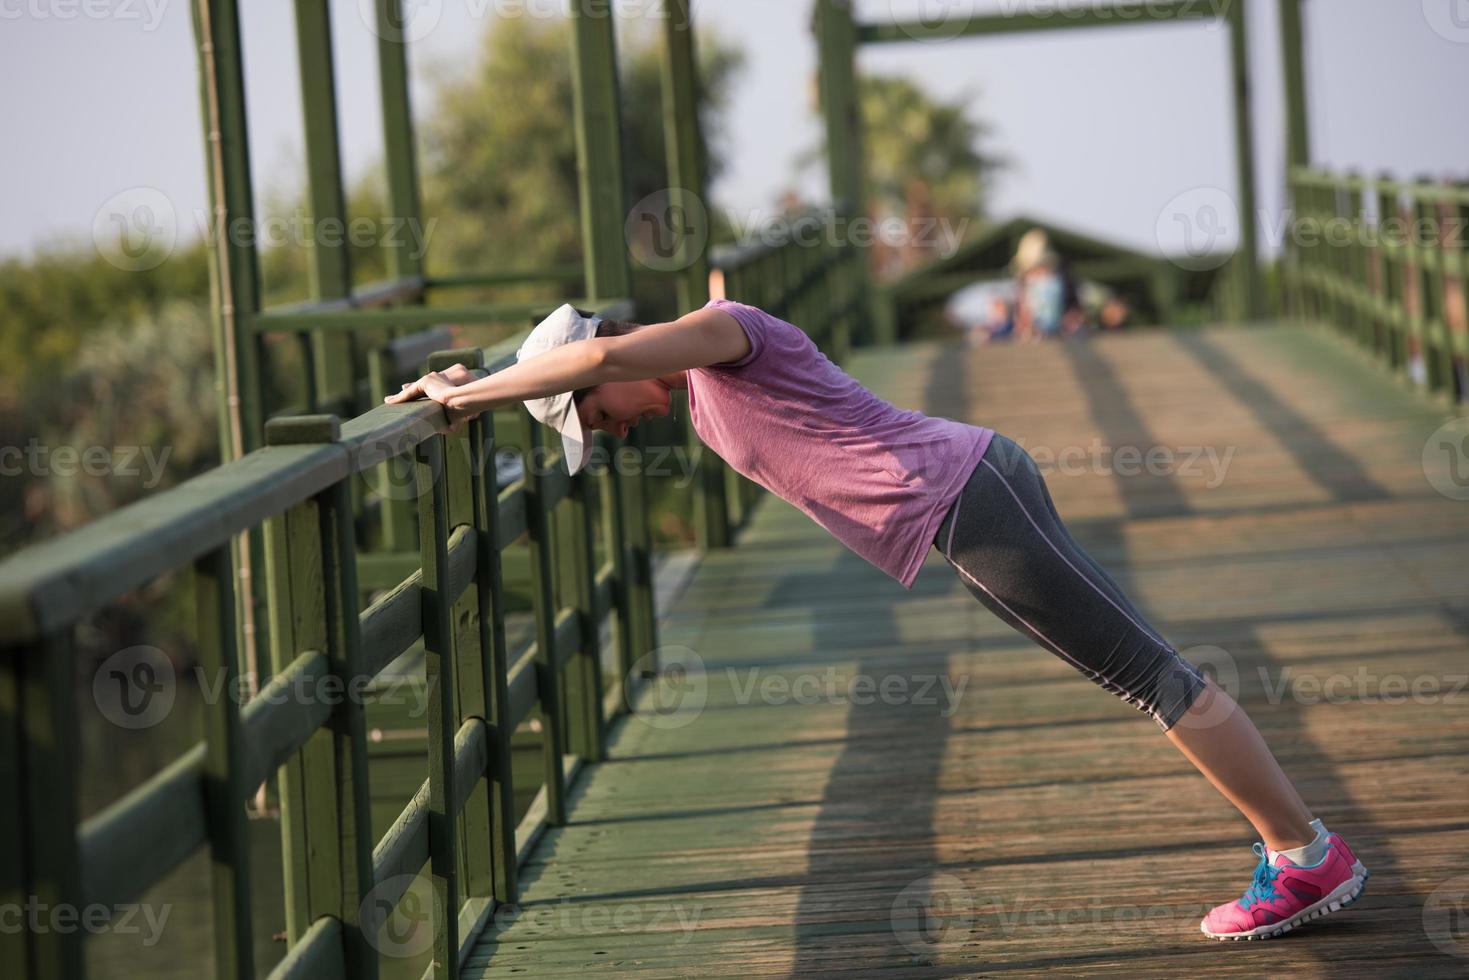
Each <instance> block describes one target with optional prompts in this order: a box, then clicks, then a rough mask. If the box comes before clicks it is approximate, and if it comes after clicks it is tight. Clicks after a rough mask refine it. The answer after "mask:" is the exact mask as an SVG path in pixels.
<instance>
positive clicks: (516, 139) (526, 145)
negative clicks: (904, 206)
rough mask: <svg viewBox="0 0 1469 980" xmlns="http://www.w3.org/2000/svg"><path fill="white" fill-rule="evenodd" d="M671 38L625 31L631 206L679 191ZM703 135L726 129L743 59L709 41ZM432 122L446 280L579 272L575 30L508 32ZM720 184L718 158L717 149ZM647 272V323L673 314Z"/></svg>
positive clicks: (433, 256)
mask: <svg viewBox="0 0 1469 980" xmlns="http://www.w3.org/2000/svg"><path fill="white" fill-rule="evenodd" d="M660 44H661V38H660V37H658V36H657V35H656V34H654V33H652V32H647V31H625V32H624V33H623V37H622V43H621V62H622V71H621V76H622V104H623V113H622V118H623V174H624V183H625V186H626V191H625V197H626V199H627V201H628V203H629V204H631V203H633V202H635V201H638V200H641V199H642V198H643V197H645V196H646V195H648V194H651V193H654V192H655V191H658V190H660V189H662V188H665V187H667V186H668V177H667V166H666V158H665V150H664V143H663V119H662V91H661V87H660V85H661V83H660V67H659V66H660V62H659V56H660V49H659V45H660ZM698 50H699V53H700V75H701V92H700V94H701V118H702V121H703V127H702V129H703V132H704V133H706V134H707V133H711V132H716V131H718V129H719V128H720V121H721V113H722V112H723V110H724V108H725V106H726V104H727V96H728V91H729V87H730V83H731V81H732V80H733V78H734V77H735V75H736V73H737V72H738V70H739V68H740V66H741V64H742V61H743V59H742V55H741V54H740V52H739V51H737V50H736V49H733V48H731V47H729V46H727V45H725V44H722V43H721V42H719V41H718V40H717V39H716V38H714V37H713V36H709V35H705V36H702V37H700V38H699V44H698ZM437 91H438V96H437V99H436V104H435V109H434V111H433V113H432V114H431V115H430V116H429V117H428V119H427V120H426V122H425V124H424V125H423V126H422V131H423V142H424V160H423V173H424V197H425V208H424V210H425V213H426V214H428V215H431V216H433V218H434V219H435V220H436V224H435V226H434V229H433V234H432V236H431V238H430V246H429V260H430V262H431V263H432V268H433V270H434V272H435V273H438V274H445V273H455V272H472V271H483V270H487V269H492V270H505V269H528V268H531V269H533V268H539V267H545V266H551V265H561V264H574V263H576V262H578V261H579V260H580V256H581V224H580V219H579V211H578V204H577V201H578V194H577V160H576V140H575V132H574V130H573V128H572V118H571V109H572V79H571V38H570V29H569V24H568V22H566V21H564V20H543V19H537V18H519V19H512V20H506V21H503V22H501V23H499V24H497V25H496V26H495V28H494V30H492V31H490V32H489V33H488V34H487V35H486V37H485V39H484V48H483V56H482V57H481V58H480V59H479V60H478V61H477V62H476V63H475V65H474V66H473V68H472V69H471V70H469V71H467V72H465V73H463V74H460V75H458V76H456V77H451V78H445V79H443V80H441V81H440V82H439V84H438V85H437ZM704 157H705V159H706V162H707V167H708V169H709V171H710V172H709V175H708V176H709V179H710V180H712V179H713V178H714V177H716V176H718V173H719V171H720V166H721V164H720V158H719V156H718V154H715V153H712V152H707V151H706V152H705V154H704ZM635 272H638V274H637V277H636V279H637V287H638V288H637V294H638V295H637V298H638V299H639V301H640V303H639V306H640V309H641V310H642V312H643V315H644V316H645V317H651V316H659V315H665V314H667V313H671V312H672V309H671V306H669V305H668V304H669V302H670V300H671V296H670V293H671V291H670V290H668V289H667V288H666V287H665V286H664V284H663V283H662V281H661V280H659V279H658V278H656V277H651V276H647V275H644V274H642V273H641V272H639V271H638V270H635Z"/></svg>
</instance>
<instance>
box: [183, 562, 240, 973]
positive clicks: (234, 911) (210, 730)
mask: <svg viewBox="0 0 1469 980" xmlns="http://www.w3.org/2000/svg"><path fill="white" fill-rule="evenodd" d="M234 582H235V575H234V568H233V565H232V563H231V560H230V549H229V547H228V545H226V546H223V547H220V548H215V549H214V550H213V551H211V552H210V553H209V554H207V555H205V556H204V557H203V558H201V559H200V560H199V561H197V562H196V563H195V565H194V595H195V599H194V605H195V609H196V610H197V614H196V618H197V620H198V644H199V668H200V670H201V671H203V672H204V676H205V677H206V679H207V680H208V682H209V683H210V685H211V686H212V687H213V689H214V690H216V691H218V692H220V693H219V696H218V698H217V700H216V701H214V703H212V704H208V703H206V704H205V706H204V746H205V756H204V796H205V815H206V819H207V822H208V826H209V857H210V862H211V864H212V866H213V878H214V908H213V913H214V975H215V976H216V977H219V978H220V980H250V978H253V977H254V976H255V966H254V953H255V951H254V947H253V945H252V940H251V930H250V841H249V837H248V835H247V832H246V828H245V798H246V796H247V795H248V794H249V793H250V792H251V791H252V790H253V789H254V788H255V787H253V786H246V785H245V782H244V773H243V769H242V762H243V753H244V746H243V741H242V735H241V733H240V705H239V702H238V700H237V698H238V691H239V690H240V688H239V686H238V685H239V669H238V660H237V654H236V650H235V589H234Z"/></svg>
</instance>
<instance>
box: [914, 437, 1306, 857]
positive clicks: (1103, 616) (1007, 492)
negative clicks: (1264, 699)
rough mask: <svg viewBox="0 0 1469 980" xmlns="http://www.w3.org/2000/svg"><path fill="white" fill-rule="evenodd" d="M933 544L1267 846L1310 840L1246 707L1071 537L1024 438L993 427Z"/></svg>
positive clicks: (987, 599)
mask: <svg viewBox="0 0 1469 980" xmlns="http://www.w3.org/2000/svg"><path fill="white" fill-rule="evenodd" d="M934 544H935V546H936V547H937V548H938V549H939V551H940V552H941V553H942V554H943V555H944V557H945V559H946V560H947V561H948V562H949V563H950V564H951V565H953V566H954V568H955V570H956V571H957V572H958V574H959V576H960V579H961V581H963V582H964V584H965V587H966V588H967V589H968V590H969V591H970V592H971V593H972V594H973V595H974V596H975V597H976V598H977V599H979V601H980V602H982V603H983V604H984V605H985V606H986V607H987V608H989V609H990V610H991V611H992V612H994V613H995V615H996V616H998V617H999V618H1000V619H1002V620H1004V621H1005V622H1007V623H1009V624H1010V625H1011V626H1012V627H1014V628H1015V629H1016V630H1018V631H1020V632H1021V633H1023V634H1025V635H1027V636H1030V637H1031V638H1033V639H1034V640H1036V642H1037V643H1039V644H1041V645H1042V646H1043V647H1045V648H1046V649H1048V650H1051V651H1052V652H1053V653H1055V654H1056V655H1057V656H1059V657H1061V658H1062V659H1063V660H1065V661H1067V662H1068V663H1070V664H1072V666H1074V667H1076V668H1077V669H1078V670H1080V671H1081V672H1082V673H1083V674H1085V675H1086V676H1087V677H1089V678H1090V679H1091V680H1092V681H1093V682H1094V683H1096V684H1097V685H1099V686H1100V687H1102V688H1103V689H1105V690H1109V691H1111V692H1113V693H1114V694H1116V695H1117V696H1118V697H1120V698H1122V699H1123V700H1124V701H1126V702H1127V703H1129V704H1132V705H1134V706H1135V707H1137V708H1138V709H1139V710H1141V711H1145V712H1147V713H1148V714H1149V715H1150V716H1151V717H1152V718H1153V719H1154V721H1155V722H1156V723H1157V724H1158V726H1159V727H1160V728H1161V729H1162V730H1163V731H1164V732H1165V733H1167V734H1168V737H1169V740H1170V741H1172V742H1173V744H1174V745H1176V746H1177V747H1178V748H1179V750H1180V751H1181V752H1183V754H1184V756H1185V757H1186V758H1188V760H1189V761H1190V762H1192V763H1193V764H1194V766H1195V767H1196V768H1197V769H1198V770H1199V771H1200V772H1202V773H1203V774H1204V776H1205V777H1206V778H1208V780H1209V781H1210V782H1211V783H1212V784H1213V785H1214V786H1215V787H1216V788H1217V789H1218V790H1219V791H1220V792H1221V793H1222V794H1223V795H1224V796H1225V798H1226V799H1228V800H1229V801H1230V802H1231V803H1233V804H1234V805H1235V807H1236V808H1238V809H1239V811H1240V812H1241V813H1243V814H1244V816H1245V818H1246V819H1247V820H1249V821H1250V823H1251V824H1253V825H1254V827H1255V829H1256V830H1257V831H1259V833H1260V836H1261V838H1262V839H1263V840H1264V841H1265V843H1266V844H1267V845H1269V846H1270V847H1271V848H1273V849H1275V850H1284V849H1288V848H1294V847H1300V846H1302V845H1303V844H1306V843H1309V842H1310V841H1311V840H1312V838H1313V837H1314V831H1313V830H1312V829H1311V827H1310V821H1311V813H1310V811H1309V810H1308V809H1307V808H1306V805H1305V804H1304V803H1303V802H1302V800H1301V798H1300V796H1299V795H1298V794H1297V793H1296V791H1295V789H1294V787H1293V786H1292V785H1291V783H1290V780H1289V779H1287V778H1286V776H1285V773H1284V772H1282V771H1281V769H1280V766H1279V764H1278V763H1277V762H1276V760H1275V758H1274V756H1273V755H1272V754H1271V753H1270V750H1269V748H1268V747H1267V746H1266V745H1265V741H1264V739H1263V738H1261V736H1260V733H1259V731H1258V730H1256V728H1255V726H1254V725H1253V723H1251V722H1250V720H1249V718H1248V716H1246V715H1245V713H1244V711H1243V710H1242V709H1241V708H1240V707H1239V706H1238V705H1237V704H1236V703H1235V702H1234V700H1233V699H1232V698H1230V697H1229V695H1228V694H1227V693H1225V692H1224V691H1223V690H1222V689H1221V688H1219V687H1218V685H1216V684H1214V683H1213V682H1212V681H1209V680H1208V679H1207V678H1206V677H1205V676H1204V675H1203V674H1202V673H1201V672H1200V671H1199V669H1198V668H1197V667H1195V666H1194V665H1193V664H1191V663H1189V662H1188V661H1187V660H1185V659H1183V658H1182V657H1180V656H1179V655H1178V652H1177V651H1176V650H1175V649H1174V648H1173V647H1172V646H1171V645H1170V644H1168V643H1167V642H1166V641H1165V640H1164V639H1163V638H1162V637H1161V636H1160V635H1159V634H1158V632H1157V630H1155V629H1154V628H1153V627H1152V626H1151V625H1150V624H1149V623H1148V622H1147V620H1146V619H1144V617H1143V615H1142V613H1141V612H1139V611H1138V610H1137V608H1136V607H1135V606H1134V605H1133V604H1132V602H1131V601H1130V600H1129V599H1128V597H1127V596H1126V595H1125V594H1124V593H1123V591H1122V589H1121V587H1120V586H1118V585H1117V583H1116V582H1115V581H1113V579H1112V578H1111V577H1110V576H1109V575H1107V574H1106V572H1105V571H1103V570H1102V568H1101V566H1100V565H1098V564H1097V563H1096V562H1095V561H1094V560H1093V559H1092V558H1091V556H1090V555H1088V554H1087V553H1086V551H1085V550H1084V549H1082V548H1081V546H1080V545H1078V544H1077V543H1076V541H1075V540H1074V539H1073V538H1072V537H1071V535H1070V534H1069V533H1068V532H1067V531H1066V528H1065V525H1064V524H1063V523H1062V522H1061V520H1060V517H1059V515H1058V514H1057V513H1056V512H1055V507H1054V505H1053V504H1052V503H1051V502H1050V499H1049V493H1048V491H1047V490H1046V487H1045V480H1044V478H1043V477H1042V476H1041V473H1040V471H1039V469H1038V468H1037V467H1036V464H1035V461H1034V460H1033V459H1031V457H1030V455H1029V454H1028V453H1026V452H1025V450H1024V448H1023V447H1021V446H1020V445H1018V444H1017V443H1015V442H1014V441H1013V440H1010V439H1008V438H1006V437H1005V436H1003V435H999V434H996V435H995V437H994V441H993V442H992V444H991V447H990V450H989V452H987V453H986V454H985V458H984V459H983V460H981V461H980V464H979V466H978V467H976V469H975V471H974V474H973V475H972V476H971V477H970V479H969V483H968V485H967V486H966V487H965V489H964V492H963V493H961V494H960V496H959V499H958V500H957V501H956V505H955V507H954V508H953V509H951V511H950V512H949V514H948V515H947V516H946V517H945V518H944V521H943V523H942V524H941V525H940V527H939V530H938V533H937V535H936V536H935V539H934Z"/></svg>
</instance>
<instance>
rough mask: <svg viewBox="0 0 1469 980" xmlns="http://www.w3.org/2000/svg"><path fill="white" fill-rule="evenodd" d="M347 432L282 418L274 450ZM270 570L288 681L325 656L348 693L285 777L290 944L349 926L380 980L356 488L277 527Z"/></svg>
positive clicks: (348, 943) (271, 528)
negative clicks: (304, 660)
mask: <svg viewBox="0 0 1469 980" xmlns="http://www.w3.org/2000/svg"><path fill="white" fill-rule="evenodd" d="M340 432H341V430H340V425H339V423H338V421H337V418H336V417H335V416H332V415H316V416H302V417H297V418H283V419H274V420H272V421H271V422H270V423H269V424H268V425H267V426H266V443H267V444H268V445H269V446H270V447H272V448H273V449H279V450H281V451H286V452H288V451H291V449H290V447H293V446H302V447H309V448H311V449H315V448H317V447H319V446H321V445H325V444H330V443H334V442H336V441H337V439H338V438H339V437H340ZM343 452H344V453H345V449H344V450H343ZM266 568H267V574H268V580H269V587H270V597H271V602H270V613H271V641H272V642H271V653H272V656H273V658H274V661H275V669H276V671H280V670H283V669H284V668H285V667H286V666H287V665H288V664H290V663H291V662H292V661H293V660H294V659H295V658H296V657H297V656H299V655H300V654H302V653H305V652H306V651H309V650H319V651H322V652H324V653H325V654H326V655H327V660H328V662H329V664H330V666H331V671H332V674H333V676H334V677H335V678H336V679H337V682H338V684H339V685H340V689H341V690H342V691H345V692H348V693H347V694H346V696H344V697H342V698H341V699H340V701H339V703H338V704H337V705H336V706H335V707H334V708H333V710H332V719H331V721H330V722H329V723H328V724H327V725H326V726H325V727H323V728H321V729H319V730H317V731H316V732H315V733H313V734H312V736H311V738H310V739H309V740H308V741H307V742H306V744H305V745H303V746H302V747H301V750H300V752H298V753H297V754H296V755H295V756H293V757H292V758H291V759H290V760H289V761H287V762H286V764H285V765H283V766H282V767H281V770H280V779H279V783H280V796H281V804H280V805H281V841H282V857H283V859H284V864H285V882H286V933H287V936H288V937H289V939H290V942H291V944H292V945H294V944H296V943H298V942H300V941H301V939H302V937H303V936H304V935H305V934H306V932H307V930H308V929H310V927H311V925H312V923H313V922H314V921H315V920H316V919H318V918H320V917H321V916H332V917H334V918H337V919H340V920H341V922H342V935H343V957H344V961H345V963H346V966H347V973H348V975H349V976H353V977H357V976H361V977H369V978H371V977H375V976H376V975H377V962H378V961H377V953H376V951H375V950H374V949H373V946H372V941H371V937H369V936H367V935H366V934H365V932H364V930H363V928H362V917H363V912H364V910H363V908H362V902H363V899H364V898H365V897H366V895H367V894H368V893H369V892H370V891H371V890H372V887H373V876H372V846H373V839H372V813H371V809H370V806H369V802H368V787H367V778H368V776H367V735H366V721H365V714H364V706H363V704H362V702H361V699H360V697H358V696H357V695H356V694H355V693H352V692H355V691H357V690H358V684H357V678H358V677H360V676H361V674H362V669H361V655H362V653H361V646H362V645H361V636H360V629H359V622H358V614H359V610H358V608H357V602H358V590H357V558H356V546H355V541H354V537H353V519H352V494H351V485H350V483H349V482H348V480H346V479H343V480H341V481H339V482H338V483H336V484H334V485H333V486H331V487H329V488H328V489H326V490H324V491H322V492H321V493H319V494H317V495H316V496H315V497H312V498H310V499H308V500H305V501H303V502H301V503H299V504H296V505H295V506H293V507H291V508H290V509H288V510H287V511H286V512H285V513H283V514H280V515H277V516H275V517H272V518H271V519H270V520H269V521H268V523H267V534H266Z"/></svg>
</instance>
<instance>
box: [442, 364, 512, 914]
mask: <svg viewBox="0 0 1469 980" xmlns="http://www.w3.org/2000/svg"><path fill="white" fill-rule="evenodd" d="M454 364H462V365H463V366H465V367H467V368H469V369H471V370H477V369H479V368H480V367H482V366H483V365H484V353H483V352H482V351H481V350H479V349H477V348H469V349H465V350H451V351H439V352H437V353H435V354H433V355H431V356H430V357H429V359H428V369H429V370H430V371H443V370H446V369H447V368H449V367H450V366H451V365H454ZM468 429H469V426H467V425H466V426H465V427H464V429H463V430H461V431H460V432H458V433H457V434H455V435H447V436H444V437H443V438H444V443H443V445H444V449H445V453H444V456H445V459H444V468H443V474H442V480H443V483H444V485H445V492H446V495H447V500H448V508H449V510H448V520H447V522H446V524H447V527H448V529H449V530H452V529H453V528H456V527H459V526H461V525H472V526H476V527H478V525H477V516H478V508H477V506H476V497H475V483H474V466H473V462H474V461H473V458H472V456H473V454H472V449H471V446H470V439H471V438H472V434H471V433H470V432H469V431H468ZM447 540H448V537H447V532H446V535H445V541H446V542H447ZM478 555H479V552H478V549H476V557H478ZM495 557H496V558H498V555H496V556H495ZM486 571H487V570H486V569H485V568H483V567H481V566H479V565H476V567H475V576H476V579H478V578H479V577H481V576H482V575H484V574H485V573H486ZM479 599H480V594H479V590H478V589H472V590H470V589H467V590H465V592H464V594H463V595H462V596H460V597H459V599H458V600H457V601H456V602H455V603H454V604H453V607H452V609H451V610H450V622H451V624H452V629H453V630H454V632H453V633H452V635H451V638H450V643H451V644H452V648H453V663H454V686H455V690H456V691H457V694H458V696H457V697H456V698H454V704H456V705H457V707H458V710H457V711H456V712H455V713H454V715H453V716H452V719H451V721H452V724H450V725H447V726H446V728H447V730H448V731H449V734H450V739H451V741H450V748H451V749H452V747H453V742H452V738H453V736H454V734H455V733H457V732H458V731H459V728H460V726H461V725H463V724H464V722H465V720H466V719H468V718H483V719H484V720H485V721H486V723H487V724H488V722H489V717H490V710H489V695H488V683H487V681H488V670H487V668H486V659H487V658H488V657H489V649H488V647H484V646H482V645H481V642H480V641H481V636H482V631H481V628H480V618H481V617H482V616H484V615H485V614H486V608H485V607H484V606H482V605H481V604H480V602H479ZM432 694H433V692H432V691H431V692H430V696H432ZM451 759H452V756H451ZM490 808H491V799H490V787H489V784H488V783H486V782H484V781H483V780H480V781H478V782H477V783H476V785H475V787H474V789H473V791H472V792H471V793H470V794H469V797H468V799H467V801H466V802H465V804H464V809H463V811H462V813H460V815H459V820H458V823H459V828H460V830H459V847H460V851H459V873H460V881H461V882H462V890H463V893H464V895H465V897H477V898H478V897H490V896H492V895H493V894H494V879H493V873H492V868H491V858H490V845H491V840H490Z"/></svg>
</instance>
